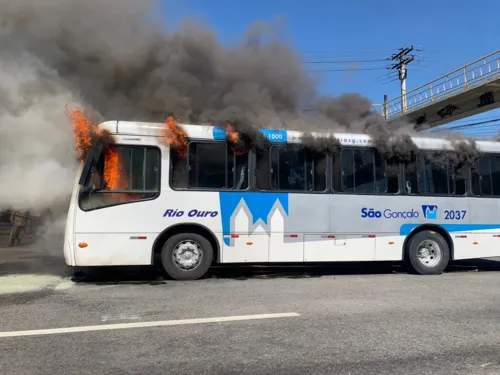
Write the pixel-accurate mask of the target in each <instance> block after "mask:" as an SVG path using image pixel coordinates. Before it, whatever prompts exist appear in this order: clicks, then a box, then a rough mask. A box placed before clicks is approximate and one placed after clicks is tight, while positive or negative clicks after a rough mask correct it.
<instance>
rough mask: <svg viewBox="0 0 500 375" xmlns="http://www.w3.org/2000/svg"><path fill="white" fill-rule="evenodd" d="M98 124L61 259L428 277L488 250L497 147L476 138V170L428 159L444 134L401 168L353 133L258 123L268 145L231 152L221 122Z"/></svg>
mask: <svg viewBox="0 0 500 375" xmlns="http://www.w3.org/2000/svg"><path fill="white" fill-rule="evenodd" d="M180 127H181V128H182V129H183V130H184V131H185V134H186V135H187V137H188V138H187V139H188V144H187V146H186V147H185V148H184V149H182V152H181V149H180V148H175V147H169V146H166V145H164V143H165V142H162V138H161V135H162V128H163V124H161V123H160V124H157V123H140V122H124V121H110V122H105V123H102V124H101V125H100V128H101V129H106V130H108V131H109V132H111V133H112V134H113V137H114V140H115V142H116V144H115V145H114V146H112V147H111V148H109V149H108V151H106V152H104V151H102V150H101V151H99V149H97V148H96V149H93V150H91V151H90V152H89V154H88V157H87V160H86V161H85V163H82V166H81V167H80V170H79V172H78V176H77V179H76V182H75V186H74V190H73V193H72V198H71V204H70V208H69V214H68V219H67V225H66V235H65V244H64V255H65V259H66V263H67V264H68V265H69V266H72V267H92V266H122V265H152V264H154V260H155V258H159V259H161V263H162V265H163V267H164V269H165V271H166V273H167V274H168V275H169V276H170V277H172V278H174V279H177V280H188V279H198V278H200V277H202V276H203V275H204V274H206V272H207V271H208V270H209V268H210V266H211V265H213V264H216V263H217V264H219V263H224V264H226V263H232V264H242V263H245V264H263V263H265V264H272V263H291V262H301V263H304V262H336V261H343V262H345V261H404V262H405V263H407V264H408V265H409V266H410V267H411V269H413V271H414V272H416V273H419V274H439V273H441V272H442V271H443V270H444V269H445V268H446V267H447V265H448V263H449V261H451V260H457V259H467V258H487V257H495V256H500V203H499V202H500V200H499V199H498V197H499V196H500V143H497V142H478V143H477V144H478V147H479V149H480V151H481V154H482V156H481V159H479V162H478V165H477V167H474V168H471V167H469V166H465V167H464V166H463V167H461V168H459V169H458V170H454V168H451V167H449V166H444V167H443V166H442V165H435V164H433V163H432V162H427V161H426V160H428V159H426V158H424V156H425V153H426V152H429V151H431V150H451V144H450V142H448V141H446V140H441V139H430V138H417V137H414V138H413V141H414V143H415V144H416V145H417V146H418V149H419V155H418V157H417V159H416V160H415V161H414V162H412V163H409V164H408V163H404V164H403V163H399V162H388V161H386V160H384V159H383V158H382V157H381V156H380V154H379V153H378V152H377V150H376V149H375V148H374V147H373V142H372V139H371V138H370V137H369V136H367V135H360V134H335V135H334V136H335V137H336V138H337V140H338V142H339V143H340V144H341V149H340V151H339V152H335V154H332V153H320V152H313V151H311V150H310V149H308V148H305V147H303V146H302V144H301V137H302V134H301V133H300V132H296V131H286V130H267V129H266V130H261V131H260V132H261V134H262V135H264V136H265V137H266V138H267V139H268V140H269V141H270V142H271V146H270V147H250V148H249V150H247V151H243V152H241V151H240V152H235V151H234V149H233V148H232V147H231V145H230V143H229V142H228V141H226V133H225V130H224V129H222V128H219V127H212V126H202V125H180Z"/></svg>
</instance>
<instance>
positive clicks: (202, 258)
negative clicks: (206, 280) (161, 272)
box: [161, 233, 213, 280]
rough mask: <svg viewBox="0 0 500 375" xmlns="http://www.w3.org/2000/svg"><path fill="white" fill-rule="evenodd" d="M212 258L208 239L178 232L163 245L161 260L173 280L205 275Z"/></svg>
mask: <svg viewBox="0 0 500 375" xmlns="http://www.w3.org/2000/svg"><path fill="white" fill-rule="evenodd" d="M212 259H213V249H212V245H211V244H210V241H209V240H208V239H206V238H205V237H203V236H201V235H199V234H195V233H179V234H176V235H173V236H172V237H170V238H169V239H168V240H167V241H166V242H165V244H164V245H163V248H162V251H161V262H162V265H163V268H164V269H165V272H166V273H167V274H168V275H169V276H170V277H172V278H173V279H175V280H196V279H199V278H200V277H202V276H203V275H205V274H206V273H207V272H208V270H209V268H210V266H211V264H212Z"/></svg>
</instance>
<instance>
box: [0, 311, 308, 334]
mask: <svg viewBox="0 0 500 375" xmlns="http://www.w3.org/2000/svg"><path fill="white" fill-rule="evenodd" d="M297 316H300V314H298V313H295V312H291V313H278V314H256V315H237V316H220V317H214V318H199V319H182V320H160V321H156V322H140V323H120V324H101V325H95V326H81V327H66V328H49V329H36V330H31V331H11V332H0V338H6V337H22V336H41V335H55V334H61V333H76V332H91V331H109V330H115V329H131V328H149V327H165V326H178V325H189V324H203V323H224V322H236V321H242V320H258V319H277V318H290V317H297Z"/></svg>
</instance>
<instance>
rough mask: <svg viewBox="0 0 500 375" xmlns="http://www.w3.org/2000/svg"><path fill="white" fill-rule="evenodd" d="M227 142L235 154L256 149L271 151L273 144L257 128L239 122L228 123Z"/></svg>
mask: <svg viewBox="0 0 500 375" xmlns="http://www.w3.org/2000/svg"><path fill="white" fill-rule="evenodd" d="M224 128H225V130H226V141H227V142H228V145H229V146H230V147H231V149H232V150H233V152H234V153H235V154H243V153H246V152H248V151H249V150H250V148H252V147H255V148H257V149H259V150H269V148H270V147H271V142H270V141H269V139H268V138H267V137H266V136H265V135H264V134H263V133H262V132H261V131H260V130H259V129H258V128H257V127H255V126H252V125H248V124H246V123H244V122H239V121H226V122H225V126H224Z"/></svg>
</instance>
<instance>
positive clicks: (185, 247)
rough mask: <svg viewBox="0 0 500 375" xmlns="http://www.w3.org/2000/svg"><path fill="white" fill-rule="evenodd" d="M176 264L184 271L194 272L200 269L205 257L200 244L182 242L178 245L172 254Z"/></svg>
mask: <svg viewBox="0 0 500 375" xmlns="http://www.w3.org/2000/svg"><path fill="white" fill-rule="evenodd" d="M172 257H173V260H174V263H175V264H176V265H177V267H179V268H181V269H183V270H192V269H195V268H196V267H198V265H199V264H200V262H201V259H202V257H203V253H202V250H201V247H200V245H199V244H197V243H196V242H194V241H182V242H180V243H178V244H177V246H175V248H174V252H173V254H172Z"/></svg>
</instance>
